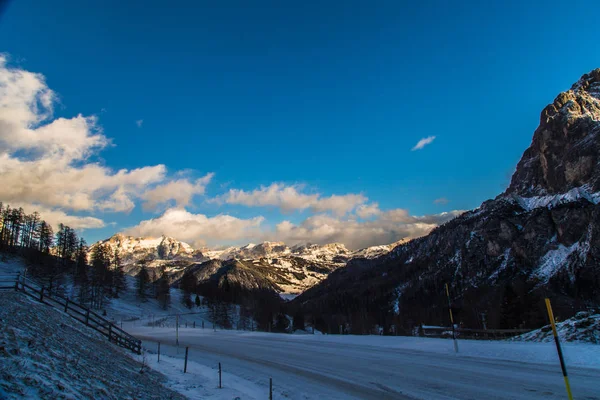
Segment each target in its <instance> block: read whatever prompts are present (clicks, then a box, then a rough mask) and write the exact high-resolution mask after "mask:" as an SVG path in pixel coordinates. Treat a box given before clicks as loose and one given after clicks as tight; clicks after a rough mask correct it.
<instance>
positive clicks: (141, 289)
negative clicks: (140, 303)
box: [137, 264, 150, 300]
mask: <svg viewBox="0 0 600 400" xmlns="http://www.w3.org/2000/svg"><path fill="white" fill-rule="evenodd" d="M149 281H150V275H149V274H148V269H147V268H146V265H145V264H142V268H141V269H140V272H139V273H138V274H137V295H138V297H139V298H140V299H141V300H146V296H147V291H148V283H149Z"/></svg>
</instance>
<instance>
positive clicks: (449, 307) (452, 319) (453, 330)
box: [446, 283, 458, 353]
mask: <svg viewBox="0 0 600 400" xmlns="http://www.w3.org/2000/svg"><path fill="white" fill-rule="evenodd" d="M446 296H447V297H448V311H449V312H450V323H451V324H452V340H454V352H456V353H458V342H457V340H456V329H455V328H454V317H453V316H452V302H451V301H450V290H449V289H448V284H447V283H446Z"/></svg>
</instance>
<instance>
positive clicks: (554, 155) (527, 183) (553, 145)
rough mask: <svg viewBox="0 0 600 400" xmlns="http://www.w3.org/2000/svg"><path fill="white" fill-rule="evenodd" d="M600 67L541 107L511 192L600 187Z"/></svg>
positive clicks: (546, 192) (530, 193)
mask: <svg viewBox="0 0 600 400" xmlns="http://www.w3.org/2000/svg"><path fill="white" fill-rule="evenodd" d="M598 133H600V68H598V69H595V70H593V71H591V72H590V73H588V74H585V75H583V76H582V77H581V78H580V79H579V80H578V81H577V82H576V83H575V84H573V86H572V87H571V89H570V90H568V91H566V92H562V93H560V94H559V95H558V96H556V98H555V99H554V101H553V102H552V103H551V104H549V105H548V106H546V107H545V108H544V110H543V111H542V113H541V117H540V125H539V127H538V128H537V129H536V130H535V132H534V135H533V140H532V142H531V146H530V147H529V148H528V149H527V150H525V152H524V153H523V157H522V158H521V160H520V161H519V164H518V165H517V169H516V171H515V173H514V174H513V176H512V180H511V183H510V186H509V188H508V189H507V190H506V192H505V195H510V194H513V195H518V196H522V197H533V196H545V195H552V194H562V193H566V192H568V191H569V190H570V189H572V188H574V187H581V188H584V189H585V190H587V191H590V192H597V191H600V166H599V164H598V162H599V161H600V158H599V154H600V136H599V135H598Z"/></svg>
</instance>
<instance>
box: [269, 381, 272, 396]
mask: <svg viewBox="0 0 600 400" xmlns="http://www.w3.org/2000/svg"><path fill="white" fill-rule="evenodd" d="M269 400H273V378H269Z"/></svg>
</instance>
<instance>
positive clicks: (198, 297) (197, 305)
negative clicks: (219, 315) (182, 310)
mask: <svg viewBox="0 0 600 400" xmlns="http://www.w3.org/2000/svg"><path fill="white" fill-rule="evenodd" d="M194 303H196V307H200V304H201V301H200V296H198V295H196V300H195V301H194Z"/></svg>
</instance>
